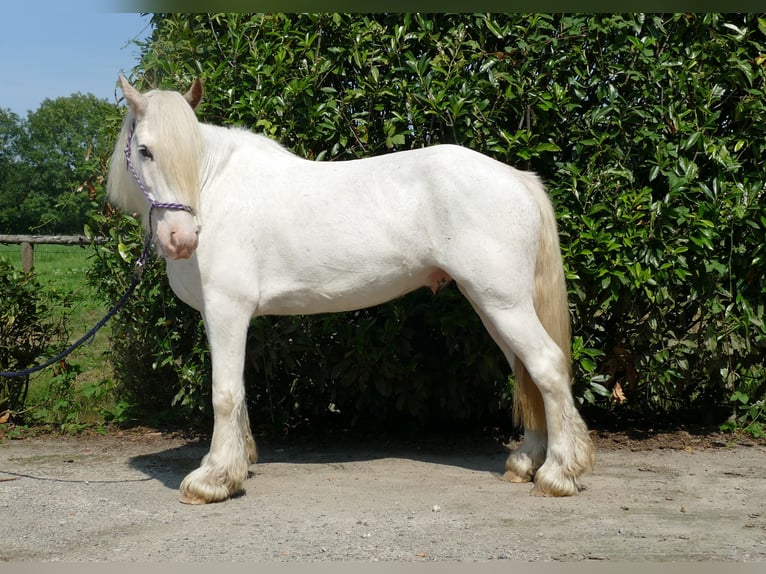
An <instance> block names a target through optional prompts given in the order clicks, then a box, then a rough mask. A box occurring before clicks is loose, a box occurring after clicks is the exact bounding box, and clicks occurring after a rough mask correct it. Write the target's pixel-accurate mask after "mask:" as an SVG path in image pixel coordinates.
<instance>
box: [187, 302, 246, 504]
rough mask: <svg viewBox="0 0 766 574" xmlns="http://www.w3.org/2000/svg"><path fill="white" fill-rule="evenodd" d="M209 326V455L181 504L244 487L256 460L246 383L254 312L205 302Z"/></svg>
mask: <svg viewBox="0 0 766 574" xmlns="http://www.w3.org/2000/svg"><path fill="white" fill-rule="evenodd" d="M206 305H207V306H208V308H209V309H211V310H212V311H210V312H207V313H205V328H206V330H207V336H208V341H209V343H210V354H211V359H212V363H213V393H212V394H213V412H214V416H215V422H214V426H213V437H212V440H211V443H210V451H209V452H208V454H207V455H206V456H205V458H204V459H203V460H202V464H201V466H200V467H199V468H198V469H196V470H194V471H193V472H191V473H190V474H189V475H188V476H187V477H186V478H184V480H183V482H182V483H181V502H184V503H187V504H206V503H209V502H217V501H220V500H225V499H227V498H229V497H230V496H231V495H233V494H235V493H236V492H237V491H239V490H240V489H241V487H242V483H243V482H244V481H245V479H246V478H247V471H248V464H249V463H250V462H254V461H255V458H256V450H255V441H254V440H253V435H252V432H251V431H250V428H249V427H250V424H249V418H248V415H247V410H246V409H247V406H246V404H245V390H244V380H243V369H244V357H245V341H246V337H247V327H248V324H249V322H250V313H249V310H247V309H241V308H240V307H239V306H237V305H232V304H231V303H230V302H229V301H226V300H221V301H206Z"/></svg>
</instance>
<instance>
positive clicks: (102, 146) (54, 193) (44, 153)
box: [0, 94, 118, 233]
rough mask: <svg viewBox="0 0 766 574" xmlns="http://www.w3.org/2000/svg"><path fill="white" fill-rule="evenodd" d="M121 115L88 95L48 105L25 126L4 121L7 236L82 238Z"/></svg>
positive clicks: (1, 215)
mask: <svg viewBox="0 0 766 574" xmlns="http://www.w3.org/2000/svg"><path fill="white" fill-rule="evenodd" d="M117 115H118V111H117V109H116V108H115V106H114V105H111V104H109V103H108V102H106V101H105V100H100V99H98V98H96V97H95V96H93V95H90V94H89V95H82V94H73V95H71V96H68V97H64V98H57V99H55V100H51V99H46V100H44V101H43V103H42V104H41V105H40V107H39V108H38V109H37V110H35V111H33V112H30V113H29V114H28V115H27V118H26V120H19V118H18V116H15V114H7V113H6V114H4V115H0V130H2V132H3V134H5V135H4V136H3V141H2V142H1V143H2V144H3V155H2V156H1V157H2V159H0V162H4V163H5V165H8V166H12V169H10V170H8V172H9V173H8V177H4V178H3V179H2V180H0V225H2V229H3V230H4V231H6V232H16V233H24V232H35V233H61V232H63V233H80V232H82V228H83V225H84V224H85V222H86V220H87V213H88V211H89V210H90V209H91V207H92V202H93V200H95V198H96V196H97V194H98V193H99V191H100V184H101V180H102V177H101V174H102V173H103V171H104V170H103V158H104V157H108V151H109V149H110V146H111V145H112V143H113V141H112V135H111V133H110V132H109V129H108V128H109V126H110V124H109V120H110V118H111V119H114V118H115V117H116V116H117ZM0 165H2V163H0ZM0 169H2V168H0Z"/></svg>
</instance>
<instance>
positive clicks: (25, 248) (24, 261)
mask: <svg viewBox="0 0 766 574" xmlns="http://www.w3.org/2000/svg"><path fill="white" fill-rule="evenodd" d="M34 266H35V244H34V243H29V242H28V241H23V242H22V243H21V269H22V270H23V271H24V273H29V272H30V271H32V267H34Z"/></svg>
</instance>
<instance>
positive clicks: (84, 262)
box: [0, 245, 113, 423]
mask: <svg viewBox="0 0 766 574" xmlns="http://www.w3.org/2000/svg"><path fill="white" fill-rule="evenodd" d="M92 253H93V252H92V249H91V248H90V247H81V246H76V245H35V259H34V271H35V272H36V273H37V274H38V278H39V281H40V285H41V286H42V287H43V288H45V289H50V290H53V291H57V292H58V293H61V294H67V295H69V296H70V297H71V301H72V306H71V307H70V308H62V309H61V313H65V314H66V320H67V325H68V331H69V343H70V344H71V343H73V342H74V341H76V340H77V339H79V338H80V337H81V336H82V335H84V334H85V333H86V332H87V331H88V330H89V329H90V328H91V327H92V326H93V325H95V324H96V322H98V320H99V319H101V317H103V316H104V314H105V313H106V311H107V310H108V305H105V304H104V303H103V302H102V301H101V299H100V298H99V297H98V295H97V293H96V292H95V291H94V289H93V288H92V287H91V286H90V285H88V282H87V278H86V274H87V271H88V269H89V267H90V265H91V262H90V257H91V256H92ZM0 257H5V258H6V259H8V260H9V261H10V262H11V263H12V264H13V265H14V266H16V267H17V268H19V269H21V246H19V245H0ZM61 350H63V348H62V349H61ZM108 350H109V325H108V324H107V325H105V326H104V327H103V328H102V329H101V330H100V331H98V332H97V333H96V335H95V337H94V338H93V339H91V340H90V341H88V342H87V343H85V344H84V345H83V346H81V347H80V348H79V349H77V350H76V351H74V352H73V353H72V354H71V355H69V357H67V359H66V360H67V363H69V364H70V365H72V366H74V367H75V370H76V371H78V374H77V376H76V379H74V385H73V387H74V396H76V397H77V400H76V401H71V400H70V401H69V403H68V407H66V408H72V407H75V408H76V409H77V411H78V412H77V413H75V416H71V413H70V418H72V419H75V418H76V419H77V420H79V421H81V422H86V421H87V422H90V423H94V422H95V423H98V422H100V421H99V419H100V418H102V417H101V416H100V415H99V412H101V411H102V410H103V408H104V407H106V408H108V405H109V403H110V402H112V401H113V399H112V398H111V396H108V395H110V394H111V393H108V392H105V391H108V390H109V389H111V385H112V378H113V377H112V372H111V365H110V364H109V361H108V360H106V358H105V353H106V352H108ZM55 387H56V377H55V369H54V368H53V367H50V368H48V369H45V370H43V371H40V372H38V373H35V374H34V375H32V376H31V377H30V384H29V395H28V398H27V404H26V407H27V409H30V413H32V414H33V415H35V413H36V412H37V416H40V415H41V414H42V416H40V418H41V419H42V422H52V421H46V420H45V413H46V412H49V413H50V416H51V417H54V415H56V416H59V418H60V415H61V413H54V412H52V411H51V409H50V405H51V404H55V401H56V399H57V397H55V396H53V394H55V393H54V391H53V389H54V388H55ZM99 388H100V389H101V391H98V389H99ZM61 404H63V403H61ZM43 405H46V406H43ZM63 408H64V407H62V409H61V410H63Z"/></svg>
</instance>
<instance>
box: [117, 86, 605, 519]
mask: <svg viewBox="0 0 766 574" xmlns="http://www.w3.org/2000/svg"><path fill="white" fill-rule="evenodd" d="M119 81H120V84H121V87H122V91H123V93H124V95H125V98H126V100H127V104H128V111H127V114H126V117H125V121H124V124H123V127H122V131H121V133H120V136H119V138H118V142H117V145H116V147H115V150H114V154H113V156H112V160H111V166H110V170H109V179H108V195H109V199H110V201H111V202H112V203H114V204H115V205H117V206H119V207H120V208H122V209H123V210H127V211H129V212H135V213H138V214H140V215H142V216H143V221H144V226H145V227H146V228H147V230H148V232H149V233H152V234H153V236H154V238H155V242H156V244H157V247H158V249H159V251H160V253H161V254H162V255H163V256H164V258H165V260H166V263H167V273H168V277H169V280H170V285H171V287H172V289H173V291H174V292H175V293H176V295H177V296H178V297H180V298H181V299H182V300H183V301H185V302H186V303H188V304H189V305H191V306H192V307H193V308H195V309H197V310H199V311H200V312H201V313H202V316H203V319H204V322H205V328H206V331H207V335H208V342H209V345H210V352H211V358H212V365H213V389H212V401H213V409H214V413H215V423H214V429H213V436H212V441H211V445H210V451H209V452H208V454H207V455H206V456H205V457H204V458H203V460H202V463H201V466H200V467H199V468H197V469H196V470H194V471H193V472H191V473H190V474H189V475H188V476H186V478H184V480H183V482H182V484H181V488H180V490H181V501H182V502H186V503H192V504H203V503H209V502H215V501H220V500H224V499H226V498H228V497H230V496H231V495H232V494H234V493H236V492H237V491H239V490H240V489H241V488H242V484H243V482H244V480H245V479H246V478H247V474H248V464H249V463H254V462H255V461H256V447H255V441H254V440H253V435H252V432H251V430H250V424H249V420H248V414H247V410H246V406H245V391H244V381H243V370H244V355H245V339H246V333H247V329H248V325H249V323H250V320H251V318H252V317H254V316H256V315H269V314H270V315H286V314H310V313H326V312H335V311H349V310H354V309H359V308H363V307H369V306H372V305H377V304H380V303H383V302H385V301H389V300H391V299H393V298H395V297H399V296H401V295H403V294H405V293H407V292H409V291H412V290H414V289H418V288H421V287H428V288H430V289H432V290H433V291H434V292H436V291H437V290H438V289H439V288H440V287H441V286H443V285H444V284H445V283H447V282H448V281H451V280H454V281H455V282H456V283H457V286H458V287H459V289H460V291H461V292H462V293H463V295H464V296H465V297H466V298H467V299H468V300H469V301H470V302H471V304H472V305H473V308H474V309H475V310H476V312H477V313H478V314H479V316H480V317H481V320H482V321H483V323H484V325H485V327H486V328H487V330H488V331H489V333H490V334H491V336H492V337H493V339H494V340H495V341H496V343H497V344H498V345H499V346H500V348H501V349H502V351H503V352H504V354H505V356H506V358H507V360H508V362H509V364H510V366H511V368H512V369H513V371H514V373H515V375H516V387H515V391H514V399H515V400H514V419H515V420H516V422H517V424H521V425H523V427H524V441H523V442H522V444H521V446H520V447H519V448H518V449H516V450H515V451H513V452H512V453H511V454H510V455H509V457H508V459H507V462H506V464H505V469H506V472H505V475H504V478H506V479H507V480H509V481H511V482H529V481H534V490H533V491H534V492H535V493H537V494H544V495H551V496H566V495H572V494H575V493H576V492H578V490H579V488H580V486H579V481H578V478H579V477H580V475H581V474H582V473H583V472H585V471H587V470H589V469H590V468H591V467H592V464H593V460H594V455H593V447H592V443H591V440H590V437H589V435H588V431H587V428H586V426H585V423H584V422H583V420H582V418H581V417H580V414H579V413H578V411H577V408H576V406H575V404H574V401H573V399H572V392H571V379H572V377H571V365H570V363H571V361H570V344H571V343H570V328H569V315H568V308H567V293H566V286H565V280H564V271H563V267H562V261H561V253H560V249H559V242H558V232H557V227H556V221H555V215H554V212H553V208H552V206H551V203H550V201H549V199H548V196H547V194H546V192H545V189H544V187H543V186H542V184H541V183H540V181H539V180H538V178H537V177H536V176H535V175H533V174H531V173H527V172H523V171H518V170H516V169H514V168H512V167H509V166H507V165H505V164H502V163H499V162H497V161H495V160H493V159H490V158H489V157H486V156H484V155H481V154H479V153H477V152H474V151H470V150H468V149H466V148H463V147H459V146H454V145H438V146H433V147H429V148H424V149H418V150H412V151H403V152H399V153H392V154H388V155H384V156H380V157H374V158H368V159H360V160H353V161H342V162H340V161H339V162H329V161H325V162H315V161H309V160H306V159H302V158H299V157H297V156H295V155H293V154H292V153H290V152H289V151H287V150H285V149H284V148H282V147H280V146H279V145H278V144H276V143H275V142H273V141H271V140H269V139H268V138H266V137H263V136H259V135H255V134H253V133H250V132H248V131H246V130H243V129H236V128H224V127H217V126H212V125H207V124H202V123H199V122H198V121H197V118H196V116H195V114H194V109H195V108H196V107H197V105H198V104H199V102H200V100H201V98H202V85H201V83H200V81H199V80H195V82H194V84H193V85H192V87H191V88H190V89H189V91H188V92H187V93H186V94H185V95H183V96H182V95H181V94H179V93H178V92H171V91H160V90H153V91H150V92H147V93H145V94H141V93H139V92H138V91H137V90H136V89H135V88H134V87H133V86H131V85H130V83H128V81H127V80H126V79H125V78H124V77H122V76H120V78H119ZM126 154H127V161H126ZM131 158H132V160H131Z"/></svg>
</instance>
